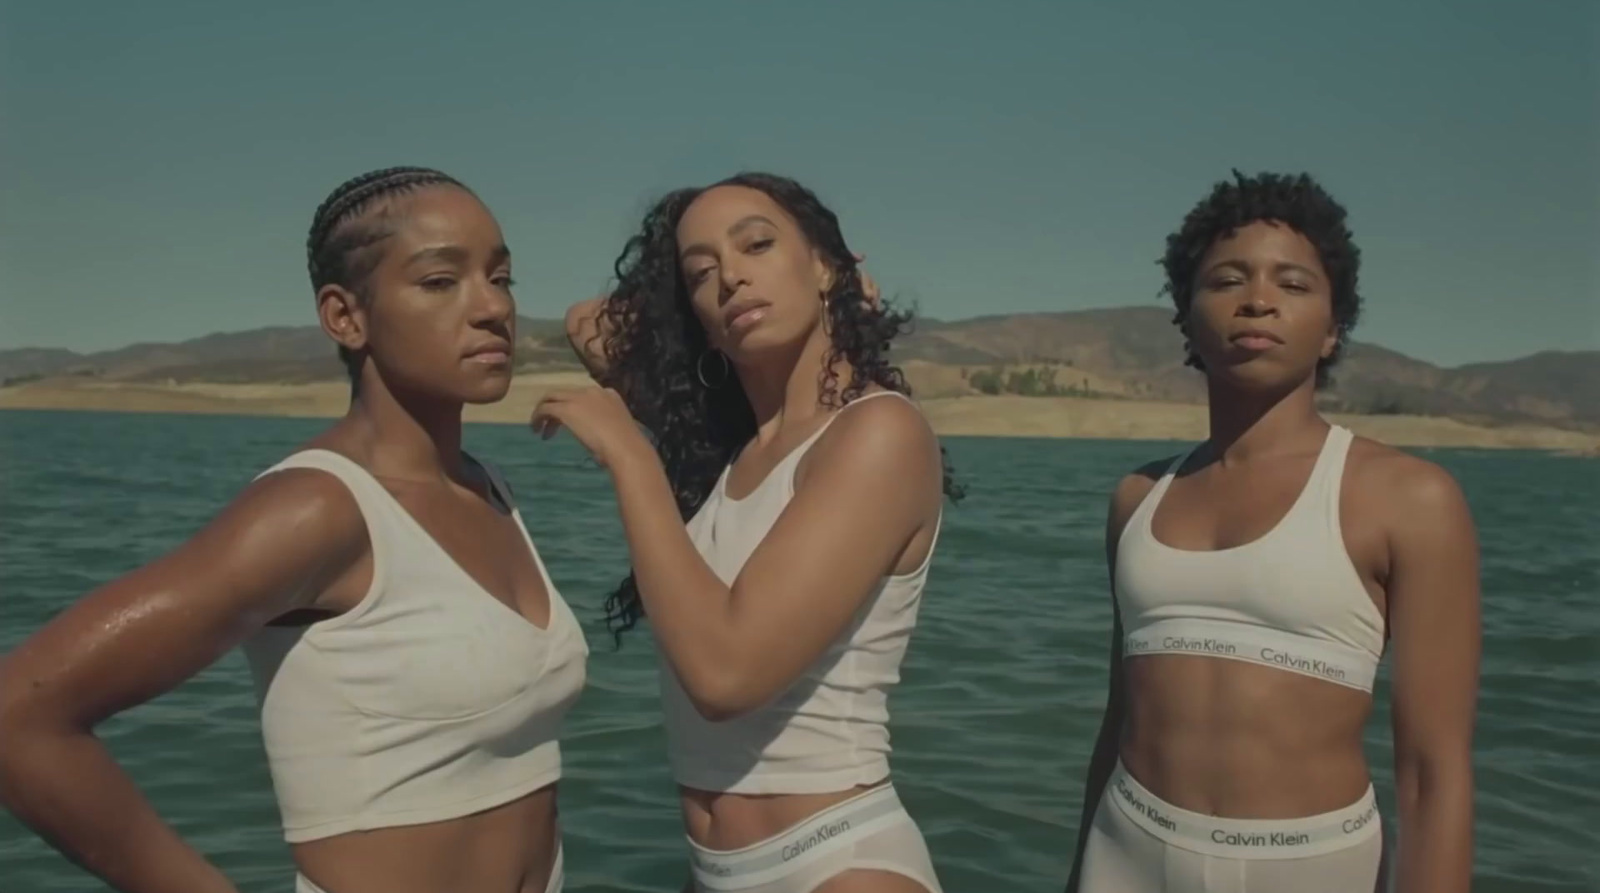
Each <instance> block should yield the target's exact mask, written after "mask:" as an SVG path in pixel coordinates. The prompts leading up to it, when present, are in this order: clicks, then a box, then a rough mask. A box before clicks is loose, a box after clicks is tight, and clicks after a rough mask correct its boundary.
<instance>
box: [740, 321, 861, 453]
mask: <svg viewBox="0 0 1600 893" xmlns="http://www.w3.org/2000/svg"><path fill="white" fill-rule="evenodd" d="M829 347H830V344H829V340H828V337H827V335H826V334H824V333H823V332H822V330H821V328H820V327H819V328H818V329H817V330H816V331H815V332H814V333H813V335H812V337H811V338H808V339H806V341H805V343H804V344H802V345H801V346H800V347H799V348H797V349H795V350H794V351H793V352H792V353H791V354H790V355H789V356H788V357H784V358H782V359H781V360H780V359H779V358H777V357H772V358H769V359H770V362H767V363H763V364H761V365H759V366H756V365H754V364H752V366H750V367H746V368H740V369H739V370H738V375H739V383H740V385H741V386H743V388H744V393H745V397H746V399H748V400H749V401H750V409H751V410H752V411H753V412H754V414H755V418H756V441H757V442H758V443H764V442H768V441H770V440H772V439H773V438H775V437H777V436H778V434H779V432H780V431H782V430H783V429H784V428H785V427H786V426H787V425H791V424H793V423H795V422H803V421H805V420H806V419H809V418H811V417H813V416H815V415H816V414H817V413H818V412H822V411H823V407H822V377H823V376H822V373H823V365H824V363H825V362H826V360H827V355H828V349H829ZM833 371H834V373H835V375H837V376H838V381H839V388H840V389H841V390H842V389H843V388H844V386H845V385H847V384H848V383H849V382H850V380H851V376H852V371H851V369H850V366H849V364H848V363H846V362H845V361H843V360H840V361H839V362H837V363H835V364H834V367H833Z"/></svg>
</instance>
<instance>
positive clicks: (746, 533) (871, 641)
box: [660, 391, 938, 794]
mask: <svg viewBox="0 0 1600 893" xmlns="http://www.w3.org/2000/svg"><path fill="white" fill-rule="evenodd" d="M887 395H893V396H894V397H897V398H899V399H905V398H904V396H903V395H901V394H898V393H896V392H894V391H875V392H873V393H871V394H867V395H865V396H862V397H858V398H856V399H855V400H853V401H851V402H850V404H849V405H847V406H846V407H845V408H843V409H841V410H839V412H836V413H834V415H833V417H832V418H830V419H828V420H827V421H826V422H824V423H823V425H822V427H821V428H819V429H817V431H816V432H815V433H813V434H812V435H811V436H810V437H809V438H807V439H806V440H805V441H804V442H803V443H801V444H800V445H799V446H798V447H796V448H795V449H793V450H792V451H790V453H789V454H788V455H787V456H785V457H783V459H782V460H781V461H779V462H778V464H777V465H776V466H774V467H773V469H772V471H771V472H769V473H768V474H767V476H766V478H765V479H763V480H762V481H761V483H760V484H759V485H757V486H756V488H755V489H754V490H753V491H751V492H750V494H749V495H748V496H746V497H744V498H743V499H733V498H732V497H730V496H729V495H728V469H723V472H722V476H721V477H720V478H719V479H718V480H717V484H716V488H715V489H714V490H712V492H711V495H710V496H708V497H707V498H706V501H705V504H704V505H702V506H701V507H700V510H699V511H698V512H696V513H695V516H694V517H693V518H692V519H690V521H689V525H688V528H689V536H690V538H691V539H693V540H694V544H695V548H696V549H698V550H699V552H700V554H701V555H702V556H703V557H704V558H705V560H706V563H707V564H708V565H710V566H711V570H712V571H713V572H714V573H716V575H717V577H718V579H720V580H722V581H723V582H724V583H725V584H727V585H730V586H731V585H733V581H734V580H735V579H736V578H737V577H738V576H739V571H740V570H741V569H742V568H743V567H744V564H745V562H746V561H748V560H749V558H750V555H751V553H753V552H754V551H755V549H756V547H757V546H759V545H760V544H761V541H762V540H763V539H765V538H766V535H767V532H768V531H770V530H771V529H772V525H773V523H774V522H775V521H777V520H778V516H779V515H780V514H781V513H782V512H783V509H784V506H786V505H788V504H789V500H790V499H792V498H793V497H794V474H795V469H796V467H797V466H798V465H799V464H800V459H801V458H802V457H803V456H804V455H805V454H806V452H807V451H808V450H810V449H811V447H812V445H813V444H815V443H816V442H817V440H818V439H819V438H821V437H822V433H823V432H824V431H826V430H827V429H828V426H829V425H831V424H833V421H834V420H835V419H837V418H838V417H839V416H840V415H841V414H842V413H845V412H849V411H850V407H851V406H855V405H856V404H857V403H860V402H862V401H863V400H870V399H873V398H875V397H881V396H887ZM729 468H732V465H731V463H730V465H729ZM937 540H938V531H937V529H936V530H935V531H934V543H932V544H930V545H929V547H928V556H927V558H926V559H925V560H924V561H923V562H922V564H921V565H920V566H918V567H917V569H916V570H913V571H911V572H910V573H907V574H901V575H892V576H887V577H884V579H883V582H882V584H881V586H880V587H879V589H878V592H877V593H876V594H875V595H874V596H872V597H871V598H868V599H867V601H866V602H864V603H863V604H862V606H861V608H860V610H859V612H858V613H857V615H856V618H855V621H854V623H853V624H852V625H851V626H850V627H848V628H846V630H845V632H844V634H843V635H842V636H840V637H839V639H837V640H836V641H834V642H833V643H832V644H831V645H829V646H828V648H827V650H825V651H824V652H823V653H822V654H821V655H820V656H819V657H818V658H817V660H816V661H815V662H814V663H813V664H812V666H811V667H810V668H809V669H807V670H806V671H805V673H804V674H803V675H802V676H801V677H800V678H799V679H797V680H795V683H794V684H793V685H792V686H790V688H789V690H788V691H786V692H784V693H783V694H781V695H779V696H778V697H776V698H774V699H773V701H772V702H771V703H769V704H767V705H766V706H763V707H761V708H760V709H757V710H753V711H751V712H749V713H746V714H744V715H742V716H739V717H737V718H735V719H731V720H727V721H723V722H712V721H710V720H707V719H705V718H704V717H702V716H701V715H700V714H699V712H698V711H696V710H695V708H694V705H693V702H691V701H690V700H689V696H688V694H687V693H686V692H685V691H684V690H683V688H682V685H681V684H680V683H679V681H678V678H677V676H676V675H675V674H674V673H673V671H672V667H671V665H670V664H668V663H667V661H666V659H665V658H664V657H662V658H661V659H660V680H661V699H662V708H663V715H664V718H665V724H666V729H667V744H668V753H669V755H670V758H671V764H672V771H673V776H674V778H675V779H676V780H677V782H678V783H679V784H681V785H685V786H687V787H691V788H696V789H698V790H703V791H714V792H722V793H739V794H798V793H824V792H833V791H842V790H847V789H849V788H851V787H854V786H856V785H863V784H870V783H873V782H877V781H881V780H882V779H883V778H885V777H886V776H887V775H888V774H889V749H890V748H889V726H888V723H889V706H888V699H889V691H890V690H891V689H892V688H893V687H894V686H895V684H896V683H898V682H899V681H900V662H901V660H902V659H904V657H905V654H906V648H907V646H908V645H909V644H910V642H911V632H912V630H913V629H914V628H915V627H916V623H917V610H918V608H919V607H920V606H921V604H922V589H923V586H924V585H925V584H926V583H927V580H928V568H929V566H930V565H931V564H932V562H933V547H934V546H935V545H937Z"/></svg>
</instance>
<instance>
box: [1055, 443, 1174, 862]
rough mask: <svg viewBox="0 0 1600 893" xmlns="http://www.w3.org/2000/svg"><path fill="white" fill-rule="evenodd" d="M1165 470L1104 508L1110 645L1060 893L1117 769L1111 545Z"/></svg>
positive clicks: (1118, 676)
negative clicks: (1072, 844) (1096, 728)
mask: <svg viewBox="0 0 1600 893" xmlns="http://www.w3.org/2000/svg"><path fill="white" fill-rule="evenodd" d="M1164 467H1165V466H1164V465H1162V466H1158V467H1157V466H1153V467H1151V468H1146V469H1141V470H1140V471H1137V472H1134V473H1133V474H1130V475H1128V476H1126V477H1124V478H1123V479H1122V480H1121V481H1119V482H1118V483H1117V487H1116V489H1115V490H1114V491H1113V492H1112V494H1111V499H1110V500H1109V501H1108V505H1107V507H1106V529H1105V550H1106V572H1107V575H1108V576H1109V577H1110V591H1111V644H1110V646H1109V647H1108V649H1107V659H1108V663H1109V666H1108V667H1107V671H1106V709H1105V713H1104V714H1103V715H1102V717H1101V719H1100V731H1099V733H1098V734H1097V735H1096V736H1095V742H1094V751H1093V753H1091V754H1090V755H1089V766H1088V769H1087V771H1086V772H1085V773H1084V781H1083V808H1082V809H1081V810H1079V816H1078V842H1077V847H1076V849H1075V850H1074V851H1073V856H1072V870H1071V872H1070V873H1069V874H1068V876H1067V887H1066V893H1074V891H1076V890H1077V889H1078V876H1079V873H1080V872H1081V871H1082V867H1083V850H1084V847H1085V846H1086V845H1088V842H1089V827H1090V826H1091V825H1093V824H1094V814H1095V812H1096V811H1098V810H1099V809H1100V796H1101V794H1102V793H1104V792H1105V787H1106V781H1107V780H1108V779H1109V778H1110V777H1111V772H1112V770H1113V769H1115V768H1116V765H1117V750H1118V747H1119V739H1120V738H1121V735H1122V720H1123V710H1124V707H1125V705H1124V702H1123V691H1122V618H1121V615H1120V614H1118V612H1117V599H1116V568H1117V541H1118V540H1120V539H1121V538H1122V529H1123V528H1124V527H1126V526H1127V525H1128V519H1129V518H1130V517H1131V516H1132V515H1133V512H1134V510H1135V509H1137V508H1138V507H1139V503H1141V502H1143V501H1144V498H1145V497H1146V496H1147V495H1149V493H1150V488H1151V487H1152V486H1154V483H1155V481H1154V478H1155V477H1158V476H1159V475H1160V469H1161V468H1164Z"/></svg>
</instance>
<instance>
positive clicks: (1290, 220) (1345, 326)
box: [1161, 170, 1361, 388]
mask: <svg viewBox="0 0 1600 893" xmlns="http://www.w3.org/2000/svg"><path fill="white" fill-rule="evenodd" d="M1345 216H1346V212H1345V209H1344V206H1343V205H1341V204H1339V203H1338V202H1336V201H1334V200H1333V197H1332V196H1330V195H1329V194H1328V193H1327V192H1326V191H1325V190H1323V188H1322V186H1321V185H1319V184H1318V183H1317V181H1316V180H1314V179H1312V178H1311V176H1310V175H1309V174H1296V175H1293V176H1291V175H1287V174H1272V173H1263V174H1258V175H1256V176H1254V177H1246V176H1245V175H1244V174H1241V173H1239V171H1237V170H1235V171H1233V181H1232V182H1228V181H1226V180H1224V181H1222V182H1219V183H1217V184H1216V185H1214V186H1213V187H1212V189H1211V194H1210V195H1208V196H1206V197H1205V198H1204V199H1202V200H1201V201H1200V203H1199V204H1197V205H1195V206H1194V208H1193V209H1192V210H1190V211H1189V214H1188V216H1186V217H1184V219H1183V226H1182V228H1180V229H1179V230H1178V231H1177V232H1175V233H1173V234H1172V235H1170V236H1168V237H1167V251H1166V254H1165V256H1163V257H1162V259H1161V266H1162V268H1163V269H1165V270H1166V274H1167V282H1166V285H1165V286H1164V287H1163V288H1162V292H1163V293H1165V294H1169V295H1171V296H1172V301H1173V303H1174V304H1175V305H1176V306H1177V308H1178V312H1177V314H1176V315H1175V316H1173V318H1172V321H1173V323H1174V324H1176V325H1177V326H1178V327H1179V328H1183V326H1184V325H1185V324H1186V323H1187V322H1188V321H1189V305H1190V303H1191V302H1192V301H1193V299H1194V286H1195V277H1196V276H1197V275H1198V274H1199V271H1200V263H1201V261H1202V260H1203V259H1204V258H1205V255H1206V252H1207V251H1210V250H1211V246H1212V245H1214V244H1216V242H1217V240H1218V239H1226V238H1228V237H1229V236H1231V235H1233V233H1234V232H1235V231H1237V230H1238V229H1240V228H1241V227H1244V226H1247V225H1249V224H1251V223H1254V222H1256V221H1258V220H1267V221H1276V222H1278V223H1282V224H1285V225H1287V226H1288V227H1290V228H1291V229H1293V230H1294V231H1296V232H1298V233H1300V234H1301V235H1303V236H1305V237H1306V239H1307V240H1308V241H1310V242H1311V245H1312V247H1314V248H1316V250H1317V257H1318V258H1319V259H1321V261H1322V268H1323V270H1324V271H1326V272H1327V274H1328V282H1329V284H1330V285H1331V287H1332V291H1333V295H1332V297H1333V321H1334V325H1335V326H1336V327H1337V328H1338V333H1339V340H1338V342H1337V343H1336V344H1335V345H1334V349H1333V353H1331V354H1330V355H1328V356H1327V357H1325V358H1324V359H1322V360H1321V361H1319V362H1318V363H1317V382H1316V386H1317V387H1319V388H1321V387H1324V386H1326V385H1327V384H1328V381H1329V375H1328V371H1329V370H1330V369H1331V368H1332V367H1333V365H1334V364H1335V363H1337V362H1338V361H1339V357H1340V355H1341V354H1343V353H1344V348H1345V345H1346V344H1347V343H1348V342H1349V338H1350V331H1351V330H1352V329H1354V328H1355V325H1356V320H1357V319H1358V318H1359V317H1360V316H1361V295H1360V294H1359V293H1358V292H1357V290H1356V285H1357V280H1358V279H1359V276H1360V272H1361V249H1359V248H1357V247H1356V245H1355V242H1353V241H1352V240H1351V234H1350V229H1349V227H1348V226H1346V224H1345ZM1184 349H1185V350H1186V351H1188V354H1189V356H1188V358H1187V359H1186V360H1185V361H1184V362H1185V364H1186V365H1189V366H1193V367H1195V368H1196V369H1202V370H1203V369H1204V367H1203V366H1202V364H1201V362H1200V358H1199V357H1197V356H1195V354H1194V351H1193V350H1192V349H1190V348H1189V345H1188V343H1187V342H1185V344H1184Z"/></svg>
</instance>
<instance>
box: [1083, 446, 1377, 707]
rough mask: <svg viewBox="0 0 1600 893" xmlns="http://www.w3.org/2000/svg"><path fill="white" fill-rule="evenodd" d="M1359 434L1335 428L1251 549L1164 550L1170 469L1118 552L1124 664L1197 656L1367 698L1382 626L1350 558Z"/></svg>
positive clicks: (1130, 522) (1138, 512) (1142, 507)
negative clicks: (1351, 473) (1161, 532)
mask: <svg viewBox="0 0 1600 893" xmlns="http://www.w3.org/2000/svg"><path fill="white" fill-rule="evenodd" d="M1351 440H1352V435H1351V433H1350V431H1349V430H1347V429H1345V428H1341V427H1339V426H1337V425H1335V426H1332V427H1331V428H1330V430H1329V431H1328V436H1327V440H1326V441H1325V442H1324V443H1323V446H1322V451H1321V452H1320V453H1319V454H1318V456H1317V460H1316V464H1315V465H1314V466H1313V467H1312V469H1311V477H1310V478H1309V479H1308V480H1307V481H1306V484H1305V487H1304V488H1303V489H1302V490H1301V492H1300V495H1299V497H1298V498H1297V499H1296V500H1295V503H1294V505H1293V506H1292V507H1291V508H1290V509H1289V513H1288V514H1287V515H1285V516H1284V517H1283V519H1282V520H1281V521H1279V522H1278V524H1277V526H1276V527H1274V528H1272V530H1270V531H1268V532H1267V533H1266V534H1265V535H1264V536H1262V537H1260V538H1259V539H1256V540H1254V541H1253V542H1249V543H1246V544H1244V545H1242V546H1237V547H1234V548H1230V549H1219V550H1215V551H1190V550H1185V549H1175V548H1172V547H1170V546H1167V545H1164V544H1163V543H1161V542H1160V541H1159V540H1157V539H1156V538H1155V535H1154V534H1153V533H1152V531H1151V526H1150V521H1151V518H1153V517H1154V516H1155V512H1156V506H1157V505H1159V504H1160V503H1161V497H1162V496H1163V495H1165V493H1166V492H1167V488H1168V487H1169V486H1170V485H1171V483H1172V478H1173V476H1174V475H1175V474H1176V473H1177V471H1178V469H1179V468H1180V467H1182V465H1183V463H1184V462H1185V461H1186V460H1187V459H1188V458H1189V456H1190V455H1192V454H1193V452H1194V451H1193V450H1190V451H1189V452H1188V453H1185V454H1184V455H1183V456H1182V457H1180V458H1179V459H1178V460H1177V461H1176V462H1174V463H1172V465H1171V466H1170V467H1169V468H1168V469H1167V471H1166V473H1165V474H1164V475H1163V476H1162V477H1161V480H1160V481H1158V482H1157V483H1156V485H1155V487H1153V488H1152V489H1151V491H1150V494H1149V495H1148V496H1146V497H1145V499H1144V501H1143V502H1142V503H1141V504H1140V505H1139V507H1138V508H1137V509H1136V510H1135V511H1134V513H1133V515H1132V517H1130V518H1129V519H1128V523H1127V526H1126V527H1124V528H1123V531H1122V536H1121V539H1120V541H1119V543H1118V546H1117V561H1116V570H1115V579H1116V594H1117V608H1118V611H1119V613H1120V615H1121V617H1122V624H1123V637H1124V639H1123V656H1124V658H1133V657H1138V656H1140V655H1147V654H1194V655H1203V656H1210V657H1221V658H1229V659H1233V660H1242V661H1249V662H1251V663H1256V664H1261V665H1265V666H1270V667H1277V668H1278V669H1282V670H1288V671H1290V672H1294V673H1301V674H1303V675H1306V676H1311V677H1314V678H1317V679H1323V680H1326V681H1328V682H1333V683H1337V684H1339V685H1345V686H1348V687H1350V688H1354V689H1358V690H1360V691H1365V692H1370V691H1372V683H1373V679H1374V678H1375V677H1376V676H1377V672H1378V664H1379V662H1380V661H1381V660H1382V658H1383V646H1384V619H1383V615H1382V614H1381V613H1379V611H1378V607H1377V605H1375V604H1373V602H1372V597H1371V596H1370V595H1368V594H1367V590H1366V587H1365V586H1363V585H1362V583H1361V576H1360V574H1359V572H1357V570H1356V568H1355V565H1354V564H1353V563H1352V562H1351V560H1350V555H1349V553H1348V552H1347V551H1346V549H1345V545H1344V537H1343V534H1342V533H1341V530H1340V523H1339V490H1340V482H1341V481H1342V480H1343V478H1344V465H1345V457H1346V456H1347V455H1348V454H1349V451H1350V442H1351Z"/></svg>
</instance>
